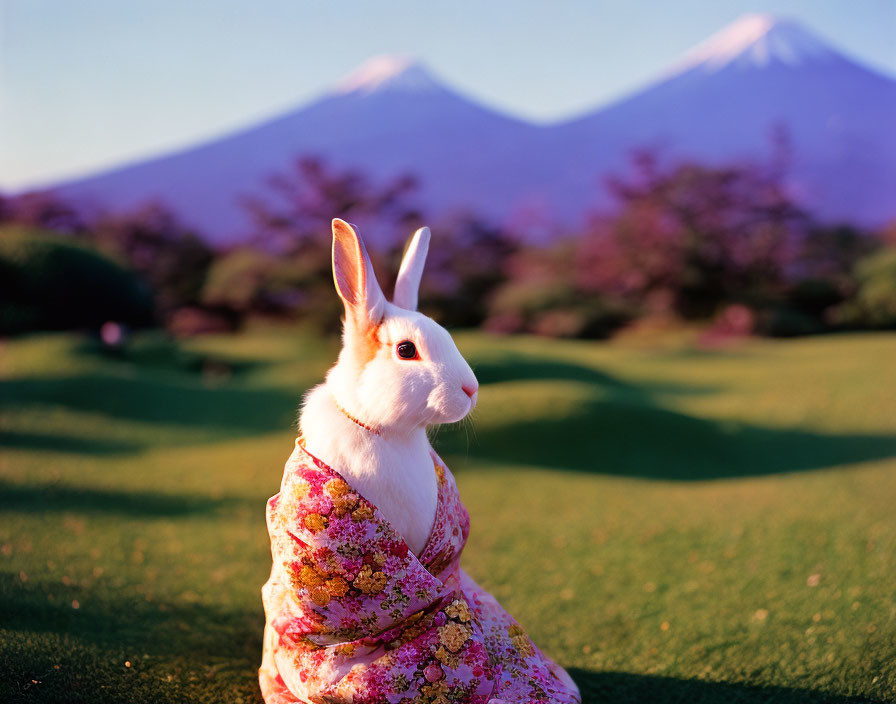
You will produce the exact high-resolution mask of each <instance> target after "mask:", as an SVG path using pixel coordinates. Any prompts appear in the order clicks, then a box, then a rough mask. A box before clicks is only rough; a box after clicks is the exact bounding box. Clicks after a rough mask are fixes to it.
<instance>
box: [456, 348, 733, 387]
mask: <svg viewBox="0 0 896 704" xmlns="http://www.w3.org/2000/svg"><path fill="white" fill-rule="evenodd" d="M473 371H474V372H475V374H476V378H477V380H478V381H479V383H480V384H481V385H482V386H487V385H489V384H499V383H502V382H507V381H534V380H541V381H544V380H556V381H576V382H580V383H582V384H588V385H590V386H597V387H600V388H601V389H602V390H604V391H607V392H611V393H614V394H619V395H625V396H627V397H629V398H654V397H656V396H657V395H659V394H677V395H695V394H705V393H711V392H712V391H715V390H716V389H715V388H714V387H710V386H698V385H696V384H688V385H684V384H668V383H659V382H651V383H650V385H642V384H633V383H631V382H629V381H625V380H623V379H620V378H618V377H615V376H613V375H612V374H608V373H607V372H604V371H600V370H599V369H594V368H593V367H588V366H585V365H583V364H576V363H575V362H568V361H566V360H560V359H544V358H540V357H530V356H527V355H522V354H509V355H505V356H504V357H502V358H501V359H500V360H490V361H488V362H480V363H477V364H475V365H474V366H473Z"/></svg>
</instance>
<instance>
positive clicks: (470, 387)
mask: <svg viewBox="0 0 896 704" xmlns="http://www.w3.org/2000/svg"><path fill="white" fill-rule="evenodd" d="M460 388H462V389H463V390H464V393H465V394H466V395H467V396H469V397H470V398H473V395H474V394H475V393H476V392H477V391H479V384H477V383H475V382H474V383H472V384H464V385H463V386H461V387H460Z"/></svg>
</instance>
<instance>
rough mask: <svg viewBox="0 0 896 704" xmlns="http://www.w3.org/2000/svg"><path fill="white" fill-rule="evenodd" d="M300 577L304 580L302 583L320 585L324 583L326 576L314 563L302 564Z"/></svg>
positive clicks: (310, 585)
mask: <svg viewBox="0 0 896 704" xmlns="http://www.w3.org/2000/svg"><path fill="white" fill-rule="evenodd" d="M299 578H300V579H301V580H302V584H304V585H306V586H309V587H319V586H320V585H322V584H323V583H324V580H325V579H326V576H325V575H323V574H321V573H320V571H319V570H318V569H317V567H315V566H314V565H302V569H301V570H300V572H299Z"/></svg>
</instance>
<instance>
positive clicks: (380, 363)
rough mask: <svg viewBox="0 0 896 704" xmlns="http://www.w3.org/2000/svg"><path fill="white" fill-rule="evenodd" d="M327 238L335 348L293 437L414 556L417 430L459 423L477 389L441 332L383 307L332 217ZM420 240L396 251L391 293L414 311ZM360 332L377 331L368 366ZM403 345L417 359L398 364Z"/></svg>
mask: <svg viewBox="0 0 896 704" xmlns="http://www.w3.org/2000/svg"><path fill="white" fill-rule="evenodd" d="M424 230H425V232H424ZM333 236H334V249H333V267H334V279H335V281H336V287H337V292H338V293H339V294H340V296H341V297H342V299H343V302H344V303H345V306H346V317H345V326H344V331H343V348H342V351H341V352H340V354H339V359H338V361H337V362H336V364H335V366H333V367H332V368H331V369H330V371H329V373H328V374H327V379H326V381H325V382H324V383H323V384H320V385H318V386H316V387H314V388H313V389H312V390H311V391H309V392H308V394H307V395H306V397H305V401H304V404H303V407H302V414H301V417H300V419H299V426H300V430H301V433H302V436H303V437H304V442H305V446H306V447H307V449H308V451H309V452H310V453H311V454H312V455H315V456H316V457H318V458H320V459H321V460H323V461H324V462H326V463H327V464H329V465H330V466H331V467H333V468H334V469H336V470H337V471H338V472H340V473H341V474H342V475H343V476H344V477H345V479H346V480H347V481H348V482H349V484H351V485H352V486H353V487H354V488H355V489H356V490H358V491H359V492H360V493H361V494H362V495H364V496H365V497H366V498H367V499H368V500H369V501H371V502H372V503H373V504H374V505H375V506H377V507H378V508H379V509H380V511H381V512H382V513H383V515H384V516H385V517H386V519H387V520H388V521H389V522H390V523H391V524H392V525H393V526H394V527H395V529H396V530H397V531H398V532H399V533H400V534H401V535H402V537H403V538H404V539H405V541H406V542H407V544H408V547H410V548H411V550H412V551H414V552H415V553H416V554H418V555H419V554H420V552H421V551H422V550H423V548H424V547H425V545H426V541H427V539H428V538H429V534H430V532H431V531H432V524H433V520H434V519H435V512H436V498H437V481H436V475H435V470H434V467H433V462H432V457H431V455H430V452H431V449H432V448H431V446H430V444H429V440H428V439H427V437H426V428H427V426H429V425H434V424H438V423H452V422H455V421H458V420H461V419H462V418H463V417H464V416H466V415H467V414H468V413H469V412H470V411H471V410H472V409H473V407H474V406H475V405H476V398H477V393H476V391H475V390H476V389H477V388H478V383H477V382H476V377H475V376H474V375H473V371H472V370H471V369H470V366H469V365H468V364H467V363H466V361H465V360H464V358H463V357H462V356H461V354H460V352H458V350H457V347H456V346H455V344H454V341H453V340H452V339H451V336H450V335H449V334H448V332H447V331H446V330H445V329H444V328H442V327H441V326H440V325H438V324H437V323H436V322H435V321H433V320H432V319H430V318H427V317H426V316H424V315H422V314H420V313H417V312H416V311H413V310H408V309H406V308H402V307H399V306H397V305H394V304H392V303H389V302H388V301H386V300H385V298H384V297H383V295H382V292H381V290H380V288H379V285H378V284H377V283H376V279H375V277H374V275H373V268H372V266H371V265H370V259H369V257H368V256H367V252H366V250H365V249H364V245H363V242H361V240H360V238H359V237H358V236H357V234H356V233H355V232H354V230H353V229H352V228H351V227H350V226H349V225H348V224H347V223H344V222H342V221H341V220H334V221H333ZM337 238H340V240H341V241H340V242H339V246H338V247H337V246H336V239H337ZM346 238H348V243H346ZM351 238H357V245H356V246H353V245H354V243H353V242H352V241H351ZM428 242H429V230H428V228H422V229H421V230H418V231H417V233H415V235H414V240H413V241H412V243H411V246H410V247H409V248H408V251H407V253H406V254H405V259H404V261H403V262H402V267H401V271H402V272H405V276H403V277H402V278H401V281H400V283H401V286H400V287H399V286H396V289H397V291H398V298H399V299H400V300H402V301H403V302H407V303H413V304H414V305H416V300H417V288H418V286H419V283H420V274H421V273H422V269H423V260H424V259H425V257H426V251H427V248H428ZM351 267H354V268H351ZM353 286H354V288H352V287H353ZM347 289H351V290H347ZM377 324H378V325H377ZM365 326H376V331H377V332H376V350H375V353H374V354H373V356H372V358H371V359H368V358H367V357H368V356H369V355H364V354H359V349H361V348H363V347H364V346H366V345H368V344H369V341H368V339H367V337H366V335H367V333H366V332H365V331H368V330H369V329H370V328H369V327H365ZM405 340H410V341H411V342H413V343H414V344H415V346H416V347H417V352H418V355H419V357H420V359H419V360H404V359H401V358H399V357H398V354H397V351H396V347H397V345H398V343H400V342H403V341H405ZM359 360H363V361H359ZM465 389H466V390H465ZM340 408H341V409H342V410H340ZM343 410H344V411H345V413H343ZM346 413H347V414H350V415H351V416H353V417H354V418H356V419H357V420H359V421H360V422H362V423H364V424H365V425H368V426H370V427H373V428H376V430H377V431H378V434H377V433H373V432H371V431H369V430H367V429H365V428H363V427H361V426H360V425H358V424H357V423H355V422H353V421H352V420H351V419H349V418H348V417H347V416H346Z"/></svg>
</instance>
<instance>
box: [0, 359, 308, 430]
mask: <svg viewBox="0 0 896 704" xmlns="http://www.w3.org/2000/svg"><path fill="white" fill-rule="evenodd" d="M0 395H2V396H3V397H4V399H6V401H5V404H6V405H7V406H8V407H10V408H17V407H18V408H21V407H29V406H30V407H33V406H65V407H67V408H70V409H73V410H76V411H86V412H89V413H97V414H101V415H105V416H108V417H110V418H115V419H125V420H134V421H142V422H149V423H165V424H175V425H184V426H188V427H191V428H196V429H207V430H213V431H227V432H228V433H237V434H240V435H250V434H254V433H260V432H270V431H271V430H274V429H277V428H284V427H288V426H289V425H290V424H291V423H293V422H294V418H295V414H296V408H297V406H298V402H299V398H300V395H299V394H298V393H297V392H296V391H292V390H288V389H287V390H280V389H267V388H265V389H255V388H245V387H239V386H231V385H221V386H214V385H203V384H202V383H200V382H199V381H198V380H195V379H186V380H183V381H181V380H172V379H167V378H153V377H149V376H125V375H121V374H106V373H98V372H91V373H85V374H78V375H76V376H61V377H54V378H23V379H13V380H5V381H0Z"/></svg>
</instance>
